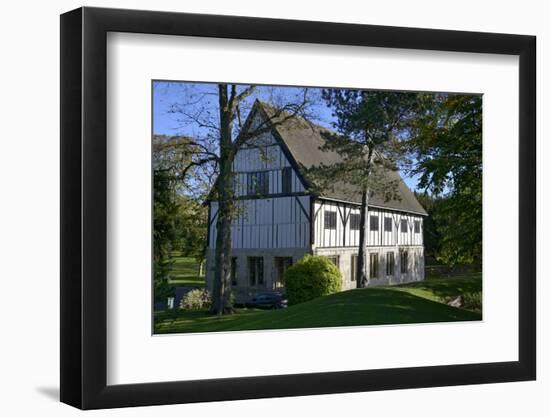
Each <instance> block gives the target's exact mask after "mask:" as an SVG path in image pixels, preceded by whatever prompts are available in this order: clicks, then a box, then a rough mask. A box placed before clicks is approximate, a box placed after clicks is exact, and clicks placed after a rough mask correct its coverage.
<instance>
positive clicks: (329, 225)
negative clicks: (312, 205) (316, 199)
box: [325, 211, 336, 230]
mask: <svg viewBox="0 0 550 417" xmlns="http://www.w3.org/2000/svg"><path fill="white" fill-rule="evenodd" d="M325 229H331V230H336V212H335V211H325Z"/></svg>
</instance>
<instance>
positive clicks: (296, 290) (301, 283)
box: [284, 255, 342, 305]
mask: <svg viewBox="0 0 550 417" xmlns="http://www.w3.org/2000/svg"><path fill="white" fill-rule="evenodd" d="M284 281H285V291H286V295H287V297H288V302H289V304H290V305H294V304H298V303H303V302H304V301H309V300H312V299H314V298H317V297H320V296H322V295H328V294H333V293H335V292H338V291H340V290H341V288H342V274H341V273H340V271H339V270H338V268H337V267H336V265H334V264H333V263H332V262H331V261H330V260H329V259H328V258H326V257H323V256H311V255H306V256H305V257H304V258H302V259H301V260H300V261H298V262H297V263H295V264H294V265H292V266H291V267H290V268H288V269H287V271H286V272H285V275H284Z"/></svg>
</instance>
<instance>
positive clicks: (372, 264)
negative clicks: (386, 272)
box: [369, 253, 378, 278]
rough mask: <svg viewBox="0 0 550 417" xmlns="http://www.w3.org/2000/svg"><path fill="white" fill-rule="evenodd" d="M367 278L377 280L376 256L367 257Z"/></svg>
mask: <svg viewBox="0 0 550 417" xmlns="http://www.w3.org/2000/svg"><path fill="white" fill-rule="evenodd" d="M369 278H378V254H377V253H371V254H370V255H369Z"/></svg>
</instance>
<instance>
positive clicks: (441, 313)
mask: <svg viewBox="0 0 550 417" xmlns="http://www.w3.org/2000/svg"><path fill="white" fill-rule="evenodd" d="M480 292H481V275H480V274H477V275H469V276H464V277H457V278H445V279H440V280H431V281H424V282H419V283H413V284H405V285H400V286H391V287H390V286H388V287H370V288H364V289H355V290H349V291H343V292H340V293H337V294H332V295H328V296H324V297H319V298H316V299H315V300H312V301H309V302H306V303H302V304H298V305H295V306H291V307H288V308H286V309H281V310H267V311H261V310H252V309H238V310H237V312H236V313H235V314H232V315H226V316H221V317H219V316H214V315H211V314H209V313H208V312H207V311H184V310H172V311H166V312H158V313H155V333H157V334H158V333H195V332H215V331H234V330H267V329H297V328H311V327H341V326H359V325H376V324H406V323H430V322H447V321H472V320H481V317H482V316H481V312H480V311H470V310H466V309H462V308H455V307H450V306H448V305H446V304H445V303H443V302H441V301H445V300H446V299H447V298H448V297H456V296H458V295H464V294H466V293H471V294H474V293H477V294H479V295H481V293H480Z"/></svg>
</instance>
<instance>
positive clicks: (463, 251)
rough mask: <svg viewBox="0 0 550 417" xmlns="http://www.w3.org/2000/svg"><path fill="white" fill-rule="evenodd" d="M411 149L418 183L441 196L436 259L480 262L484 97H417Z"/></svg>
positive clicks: (454, 263)
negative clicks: (438, 242) (418, 177)
mask: <svg viewBox="0 0 550 417" xmlns="http://www.w3.org/2000/svg"><path fill="white" fill-rule="evenodd" d="M412 127H413V128H412V130H411V136H410V140H409V141H408V143H407V146H408V148H409V151H410V152H411V153H412V155H413V158H414V159H415V160H416V164H415V167H414V169H413V170H412V172H413V174H415V175H419V176H420V179H419V187H421V188H424V189H425V190H427V191H429V192H430V193H432V194H434V195H436V196H443V197H444V199H443V200H442V201H441V202H440V203H439V206H438V209H437V211H436V213H435V214H434V221H435V223H436V227H437V230H438V233H439V234H440V235H441V242H440V247H439V248H438V251H437V259H438V260H439V261H441V262H443V263H445V264H447V265H451V266H452V265H456V264H477V265H481V260H482V170H483V168H482V98H481V96H480V95H465V94H437V95H435V96H429V95H423V96H421V97H420V99H419V103H418V108H417V114H416V117H415V118H414V123H413V124H412Z"/></svg>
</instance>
